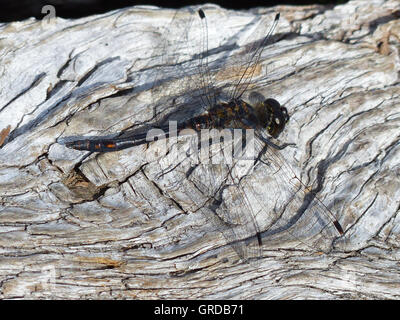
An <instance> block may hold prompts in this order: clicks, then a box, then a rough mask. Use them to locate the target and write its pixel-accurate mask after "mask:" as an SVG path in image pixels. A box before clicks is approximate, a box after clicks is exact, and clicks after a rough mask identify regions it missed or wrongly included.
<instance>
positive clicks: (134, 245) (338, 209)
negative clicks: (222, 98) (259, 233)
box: [0, 0, 400, 299]
mask: <svg viewBox="0 0 400 320" xmlns="http://www.w3.org/2000/svg"><path fill="white" fill-rule="evenodd" d="M277 11H279V12H280V13H281V21H280V23H279V25H278V27H277V30H276V32H275V36H274V44H273V45H272V46H271V47H270V48H268V49H267V50H266V52H265V53H263V56H262V62H261V65H260V68H259V69H258V70H257V71H256V72H257V76H258V77H259V82H258V85H257V87H256V89H257V91H259V92H260V93H262V94H263V95H265V96H267V97H274V98H275V99H277V100H278V101H280V102H281V104H283V105H285V106H286V107H287V109H288V110H289V113H290V115H291V121H290V122H289V124H288V126H287V129H286V130H285V132H284V133H283V134H282V135H281V136H280V137H279V140H280V141H281V142H292V143H295V144H296V148H287V149H285V150H283V151H282V154H283V155H284V156H285V157H287V159H288V162H289V163H290V164H291V165H292V166H293V168H298V172H299V174H300V175H301V177H302V179H303V181H304V182H305V183H306V184H310V185H311V186H313V187H314V189H316V187H315V185H316V184H317V182H315V183H314V185H313V182H314V181H319V182H320V185H319V186H317V187H318V190H319V192H318V197H319V198H320V199H321V200H322V201H324V203H325V204H326V205H327V206H328V207H329V208H330V210H331V211H332V212H334V213H335V214H336V216H337V218H338V220H339V221H340V223H341V225H342V226H343V228H344V229H345V234H344V235H343V236H342V237H338V238H337V239H336V240H335V242H334V249H333V250H332V251H331V252H329V253H316V252H315V251H313V250H307V248H298V247H294V248H288V247H285V246H283V245H282V247H279V245H278V246H277V247H267V246H264V248H263V252H262V257H261V259H260V260H259V262H258V264H257V265H253V264H249V263H245V262H241V261H240V260H239V259H238V257H237V255H236V253H235V252H234V251H233V250H232V249H231V247H230V246H229V245H228V244H227V240H226V239H225V238H224V237H223V236H222V235H221V234H219V233H216V232H214V231H213V230H214V229H215V228H214V226H213V224H212V221H210V220H208V219H207V218H206V217H205V216H203V215H199V214H196V212H193V211H194V210H191V207H190V203H188V202H186V200H187V199H186V200H185V197H183V196H182V195H180V194H178V193H175V194H173V193H170V192H167V191H166V190H164V189H163V187H162V185H158V184H157V183H158V181H157V180H156V179H155V178H154V177H155V173H156V172H157V168H158V166H157V165H158V163H157V162H156V163H155V164H154V163H149V162H148V159H147V158H146V156H145V155H148V154H149V153H148V152H149V150H152V151H157V149H156V147H154V145H155V144H153V145H151V146H138V147H134V148H131V149H126V150H122V151H118V152H114V153H107V154H91V155H89V156H88V157H86V154H87V153H85V152H80V151H75V150H71V149H67V148H66V147H65V146H64V145H62V144H61V143H58V142H62V141H63V140H62V139H63V138H65V137H69V136H84V135H101V136H106V135H112V134H113V133H116V132H119V131H121V130H123V129H127V128H137V127H140V126H141V125H143V124H149V123H152V122H155V121H159V120H161V119H162V118H163V117H165V116H166V115H167V114H168V113H169V112H171V111H174V110H176V106H179V105H180V103H182V102H184V101H183V100H182V101H180V100H179V99H176V93H177V92H178V91H179V90H180V89H182V88H178V87H176V86H174V79H173V76H174V74H173V72H174V69H172V70H169V71H168V70H166V71H165V73H163V74H161V75H160V74H158V75H157V73H156V72H155V70H156V67H155V66H157V65H160V64H162V63H165V62H169V61H165V60H163V59H165V57H166V56H165V55H163V53H164V52H166V51H167V49H168V48H167V47H166V45H173V44H175V48H176V50H177V52H176V53H177V54H180V55H182V56H184V54H185V53H187V52H186V51H185V50H186V49H185V48H187V46H186V47H185V45H187V41H188V39H185V38H180V35H182V34H184V33H183V30H182V28H183V27H185V26H187V24H186V23H187V22H188V21H187V15H186V16H185V13H182V17H179V18H178V19H176V20H175V22H176V23H175V24H170V21H171V19H172V18H173V15H174V11H172V10H166V9H159V8H150V7H141V8H129V9H122V10H118V11H113V12H110V13H108V14H104V15H98V16H92V17H87V18H82V19H78V20H64V19H60V18H56V19H55V20H53V21H50V23H48V22H47V21H46V22H42V21H36V20H34V19H30V20H25V21H21V22H14V23H9V24H2V25H1V26H0V33H1V37H0V38H1V39H0V43H1V51H0V61H1V63H0V75H1V77H0V90H1V97H0V106H1V108H0V112H1V117H0V129H4V131H2V133H1V141H2V143H4V145H3V147H2V149H1V150H0V199H1V211H0V231H1V236H0V245H1V249H0V250H1V253H0V254H1V256H0V270H1V272H0V283H1V291H0V297H1V298H72V299H77V298H105V299H116V298H138V299H145V298H150V299H158V298H178V299H180V298H182V299H186V298H209V299H216V298H238V299H295V298H329V299H343V298H366V299H374V298H397V299H398V298H399V297H400V272H399V271H400V270H399V266H398V260H399V255H400V252H399V249H398V248H399V244H400V243H399V228H398V223H399V215H398V214H399V204H400V200H399V199H400V179H399V176H400V166H399V159H400V157H399V153H400V148H399V147H400V143H399V141H400V134H399V133H400V130H399V126H400V117H399V114H400V107H399V106H400V95H399V94H400V86H399V81H398V75H399V42H400V41H399V37H400V20H399V12H400V11H399V7H398V1H395V0H388V1H384V0H377V1H368V2H366V1H350V2H349V3H347V4H345V5H341V6H337V7H334V8H331V7H329V8H328V7H323V6H308V7H286V6H279V7H276V8H264V9H262V8H260V9H254V10H252V11H249V12H234V11H228V10H224V9H222V8H218V7H208V8H206V12H207V16H208V19H209V26H208V28H209V46H210V50H212V49H215V48H221V47H224V46H225V48H230V47H229V44H232V43H235V42H237V43H238V44H241V45H242V44H243V43H244V42H245V40H246V39H247V36H248V35H249V34H250V36H251V32H252V31H253V30H254V25H255V24H257V22H259V21H264V20H260V19H261V18H262V17H264V18H263V19H265V21H271V19H272V18H273V16H274V13H275V12H277ZM180 22H181V23H180ZM171 28H175V29H171ZM193 28H197V26H193ZM165 30H167V32H165ZM193 30H194V31H196V29H193ZM198 31H199V32H200V29H199V30H198ZM253 36H254V37H255V36H256V35H253ZM177 41H181V42H177ZM176 43H178V45H176ZM179 43H181V44H180V45H179ZM196 45H197V43H196ZM232 50H233V53H234V50H235V47H232ZM214 52H215V54H217V55H218V54H226V50H223V51H222V53H218V50H216V51H214ZM266 69H267V70H268V73H266V72H265V70H266ZM155 74H156V76H155ZM219 75H220V80H221V81H223V80H224V79H225V77H226V75H224V74H223V73H220V74H219ZM175 76H176V75H175ZM155 77H156V78H157V79H158V80H160V81H161V82H160V83H161V84H160V86H159V87H154V88H152V81H153V80H154V78H155ZM160 77H161V78H160ZM168 77H172V78H170V79H169V81H167V82H164V83H162V80H165V79H168ZM188 81H189V79H188ZM160 91H161V94H160ZM155 97H157V108H155V106H154V101H155ZM174 97H175V99H174ZM184 98H185V97H184ZM186 98H187V96H186ZM195 107H196V105H195V104H194V105H193V108H191V109H188V110H190V111H193V110H195V109H194V108H195ZM178 115H179V112H178ZM180 116H181V117H184V116H187V114H181V115H180ZM8 126H10V129H8ZM8 130H10V132H8ZM152 148H153V149H152ZM289 149H290V150H289ZM265 192H266V193H267V192H268V189H267V188H265Z"/></svg>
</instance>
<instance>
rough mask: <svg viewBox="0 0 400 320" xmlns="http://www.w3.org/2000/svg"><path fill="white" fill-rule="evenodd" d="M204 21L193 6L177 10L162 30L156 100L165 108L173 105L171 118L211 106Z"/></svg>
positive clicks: (177, 118)
mask: <svg viewBox="0 0 400 320" xmlns="http://www.w3.org/2000/svg"><path fill="white" fill-rule="evenodd" d="M201 20H202V19H201V18H200V16H199V14H198V12H197V11H195V10H193V9H190V8H189V9H186V10H182V9H181V10H178V11H176V12H175V13H174V15H173V16H172V18H171V21H170V23H168V24H167V25H166V26H165V28H163V30H161V33H162V37H161V38H162V42H161V43H160V44H159V45H158V46H157V49H156V51H157V53H158V54H159V56H160V59H159V61H160V62H159V65H158V66H156V67H155V68H154V81H153V87H152V90H151V93H152V100H153V103H154V105H155V106H157V107H159V108H162V109H163V110H165V109H166V108H171V109H172V111H173V112H172V113H170V114H169V117H171V116H172V117H173V118H174V120H178V121H179V120H181V119H185V118H187V117H188V116H189V117H192V116H193V115H194V114H196V113H200V112H204V111H205V110H206V108H207V107H208V105H209V101H208V100H207V95H206V92H209V91H210V88H209V87H208V85H209V82H208V81H206V78H205V77H206V72H207V70H208V69H207V67H206V62H205V56H204V54H203V52H204V50H206V49H204V48H205V47H206V46H207V44H206V37H207V35H206V34H204V27H203V26H202V21H201Z"/></svg>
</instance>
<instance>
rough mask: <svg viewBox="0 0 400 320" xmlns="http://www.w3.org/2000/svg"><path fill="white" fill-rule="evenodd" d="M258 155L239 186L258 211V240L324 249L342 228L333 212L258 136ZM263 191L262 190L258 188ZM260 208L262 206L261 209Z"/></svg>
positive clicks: (317, 249) (327, 248)
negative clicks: (251, 170)
mask: <svg viewBox="0 0 400 320" xmlns="http://www.w3.org/2000/svg"><path fill="white" fill-rule="evenodd" d="M256 141H257V145H258V147H257V149H258V150H260V153H259V158H258V159H257V161H256V162H257V163H256V165H255V166H254V167H253V172H252V173H251V175H249V176H247V177H246V178H245V179H244V181H243V183H242V185H243V187H244V188H245V189H246V190H248V192H247V195H248V196H249V197H251V198H252V200H251V202H252V204H253V206H254V207H253V210H254V211H256V212H258V213H259V214H260V216H258V214H257V215H256V217H255V218H256V221H257V222H258V224H259V225H260V229H261V239H262V242H263V243H264V244H267V245H269V246H273V245H279V246H282V245H284V243H287V244H288V246H290V247H291V248H293V246H303V247H306V248H307V249H311V250H315V251H323V252H328V251H330V250H331V248H332V241H333V240H334V238H335V237H338V236H340V235H341V234H342V233H343V230H342V229H341V227H340V224H339V223H338V222H337V220H336V217H335V216H334V215H333V213H332V212H331V211H330V210H329V209H328V208H327V207H326V206H325V205H324V204H323V203H322V201H321V200H320V199H319V198H318V197H317V195H316V192H315V190H312V189H310V188H307V186H305V185H304V184H303V182H302V181H301V180H300V179H299V178H298V175H297V174H296V173H295V172H294V170H293V168H292V167H291V166H290V165H289V164H288V163H287V161H286V160H285V159H284V158H283V156H282V155H281V152H282V151H280V150H277V149H274V148H273V147H270V146H267V147H266V146H265V145H264V144H263V143H262V142H261V141H260V140H259V139H256ZM262 190H264V191H262ZM261 208H263V209H261Z"/></svg>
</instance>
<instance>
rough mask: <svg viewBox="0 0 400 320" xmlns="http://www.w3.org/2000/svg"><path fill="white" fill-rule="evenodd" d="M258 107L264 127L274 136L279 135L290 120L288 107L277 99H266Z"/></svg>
mask: <svg viewBox="0 0 400 320" xmlns="http://www.w3.org/2000/svg"><path fill="white" fill-rule="evenodd" d="M257 109H258V110H257V116H258V119H259V121H260V123H261V124H262V125H263V127H265V128H266V129H267V131H268V133H269V134H270V135H271V136H273V137H274V138H276V137H277V136H279V134H280V133H281V132H282V131H283V129H285V125H286V123H287V122H288V121H289V114H288V112H287V109H286V108H285V107H282V106H281V105H280V104H279V102H278V101H276V100H275V99H266V100H264V101H263V102H262V103H260V104H259V106H258V108H257Z"/></svg>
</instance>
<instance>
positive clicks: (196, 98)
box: [66, 9, 344, 261]
mask: <svg viewBox="0 0 400 320" xmlns="http://www.w3.org/2000/svg"><path fill="white" fill-rule="evenodd" d="M279 19H280V14H279V13H278V14H276V15H275V18H274V19H273V20H272V23H270V25H269V26H266V24H267V23H266V22H267V18H266V19H263V20H261V21H259V25H258V26H257V27H256V29H255V30H254V31H253V32H252V33H251V37H250V38H251V39H250V41H247V44H246V45H245V46H243V47H242V48H241V47H240V46H228V48H230V49H232V48H234V49H237V50H238V53H236V54H234V55H232V56H226V57H225V56H224V57H222V58H220V56H221V55H218V54H221V52H223V49H219V48H218V47H215V48H214V49H211V50H210V49H209V30H208V19H207V16H206V14H205V11H204V10H203V9H199V10H197V11H194V10H191V9H188V12H187V11H185V10H182V11H177V13H176V14H175V16H174V17H173V18H172V22H171V23H170V24H169V27H168V28H166V31H165V32H166V40H165V42H164V43H162V45H161V46H160V47H159V48H157V50H158V49H160V50H161V51H162V54H161V56H162V59H163V60H162V63H161V64H160V66H159V67H158V68H159V70H158V71H157V72H156V73H155V77H154V81H153V87H152V89H151V90H152V94H153V96H154V97H155V98H154V103H155V104H158V105H162V104H163V102H160V101H162V97H165V96H169V95H170V94H175V95H176V96H179V95H180V96H188V97H189V98H188V99H191V103H192V104H193V105H195V106H196V108H197V109H196V110H200V112H198V114H197V115H193V116H192V115H191V114H190V112H189V114H190V116H188V117H186V119H179V120H177V121H176V126H175V129H176V132H177V134H178V135H180V134H181V133H182V134H183V133H184V132H186V131H188V130H189V131H190V132H192V133H193V132H194V133H195V135H194V136H195V137H196V139H195V143H194V144H195V147H194V148H193V143H191V144H190V145H191V146H192V149H193V150H195V151H196V150H197V151H198V150H199V149H200V148H202V147H204V145H208V146H210V145H211V148H214V153H213V154H212V155H210V152H208V158H207V157H206V159H207V161H204V160H203V161H198V162H196V163H193V161H192V162H190V161H189V160H188V159H189V158H190V156H191V155H192V154H193V153H194V152H193V151H192V152H191V153H189V152H188V151H187V152H184V156H185V159H186V160H187V161H183V160H182V159H181V160H180V162H179V163H176V159H172V160H170V161H163V160H160V161H157V162H156V165H155V166H154V168H155V169H154V172H156V171H157V172H158V174H157V175H154V176H153V178H154V179H158V180H159V181H158V184H159V185H161V184H162V182H163V183H164V186H165V187H167V186H169V187H170V192H171V194H175V195H177V194H178V193H177V190H178V189H179V190H180V194H183V195H184V198H185V199H187V202H188V203H191V205H189V206H190V207H191V208H192V211H200V212H202V213H203V214H204V215H205V217H207V219H209V220H210V221H211V222H212V223H213V225H215V226H216V230H218V231H220V232H221V233H222V234H223V235H224V236H225V238H226V240H227V241H228V243H229V245H231V246H232V247H233V249H234V250H235V251H236V253H237V254H238V255H239V257H240V258H241V259H243V260H245V261H249V260H251V259H258V258H259V257H260V256H261V255H262V250H263V247H265V246H267V247H272V246H274V245H275V246H279V245H280V244H281V243H282V241H285V242H286V243H288V245H289V246H292V245H296V246H297V245H305V246H306V247H307V248H312V249H313V250H318V251H329V249H330V246H331V244H332V241H333V239H334V238H336V237H338V236H341V235H343V234H344V231H343V228H342V227H341V225H340V223H339V222H338V220H337V218H336V217H335V215H334V214H333V213H332V212H331V211H330V210H329V209H328V207H326V206H325V205H324V203H323V202H322V201H321V200H320V199H319V198H318V197H317V195H316V193H315V192H313V190H310V188H308V187H307V186H306V185H305V184H304V183H303V182H302V181H301V179H300V178H299V177H298V175H297V174H296V173H295V171H294V169H293V168H292V167H291V165H289V163H288V162H287V161H286V159H285V158H284V157H283V156H282V154H281V152H282V150H283V149H285V148H286V147H288V146H290V144H278V143H276V142H275V140H277V138H278V137H279V135H280V134H281V133H282V132H283V131H284V129H285V127H286V125H287V123H288V121H289V118H290V117H289V114H288V111H287V109H286V107H284V106H281V105H280V103H279V102H278V101H277V100H275V99H273V98H268V99H266V98H264V96H263V95H262V94H260V93H259V92H256V91H252V90H251V89H252V88H253V87H254V86H255V85H256V84H257V79H256V78H257V77H256V75H257V74H259V72H260V71H259V70H260V62H261V60H262V53H263V52H264V51H265V49H266V48H267V47H268V45H269V44H270V42H271V41H272V39H273V35H274V31H275V29H276V26H277V24H278V21H279ZM269 21H270V22H271V19H270V18H269ZM176 30H184V33H183V35H182V36H181V37H178V39H176V38H177V37H176V36H175V38H174V37H172V33H173V32H176ZM192 30H193V31H192ZM171 38H174V39H175V40H174V41H175V43H174V42H172V43H171V40H170V39H171ZM194 43H196V44H197V45H194ZM185 48H186V51H185ZM193 48H195V49H193ZM196 50H197V52H196ZM178 52H184V53H186V55H185V54H182V55H179V54H177V53H178ZM182 56H183V57H182ZM163 68H164V69H163ZM171 69H172V70H173V72H172V73H171V72H167V71H168V70H171ZM223 71H227V74H228V76H227V77H226V78H227V80H226V81H225V78H224V76H221V74H223V73H224V72H223ZM225 73H226V72H225ZM165 74H174V75H175V76H174V77H171V78H169V79H164V78H163V77H164V75H165ZM221 79H222V80H221ZM179 90H180V92H181V94H179ZM160 97H161V98H160ZM188 110H189V108H185V105H184V103H182V105H181V106H179V107H177V108H176V110H175V111H174V112H173V113H172V115H171V116H169V117H167V120H168V121H164V123H161V124H157V125H154V126H153V128H155V129H157V130H158V131H156V132H160V131H161V132H162V134H153V135H151V138H149V130H148V128H147V129H146V130H143V131H142V132H135V133H130V132H124V133H122V134H120V135H119V136H116V137H114V138H96V137H85V138H82V139H74V140H72V141H69V142H67V143H66V146H67V147H68V148H72V149H76V150H82V151H91V152H113V151H118V150H122V149H125V148H131V147H135V146H139V145H143V144H148V143H149V141H153V140H158V139H172V137H173V136H175V135H176V132H175V133H171V130H170V129H171V126H170V121H171V118H173V117H174V115H175V116H177V115H179V114H181V113H188V112H187V111H188ZM177 118H179V117H177ZM210 129H215V130H218V132H221V130H227V131H225V132H230V133H232V132H233V131H234V132H240V133H243V134H244V133H245V132H246V133H247V132H251V135H249V137H248V136H247V135H246V136H245V137H243V135H239V136H240V137H239V139H234V138H232V139H230V138H229V135H224V136H223V139H221V136H219V138H220V139H216V141H215V140H213V139H211V138H209V136H206V137H207V138H205V139H203V137H202V135H201V133H203V132H204V131H205V130H210ZM196 134H197V135H196ZM225 138H226V139H225ZM199 139H200V140H199ZM204 141H206V142H207V143H203V142H204ZM200 142H201V143H200ZM227 146H231V147H232V146H233V149H235V148H236V147H238V148H236V149H239V150H240V151H243V150H246V147H248V146H252V150H253V156H252V157H251V160H252V161H242V160H243V159H242V158H241V157H240V156H238V154H239V153H240V152H239V153H237V152H233V154H234V155H236V156H234V157H233V159H227V158H228V156H227V154H228V155H229V154H232V153H230V152H228V153H226V152H225V151H226V149H229V148H228V147H227ZM231 149H232V148H231ZM236 149H235V150H236ZM208 151H209V150H208ZM229 151H231V150H229ZM211 153H212V152H211ZM171 154H172V153H169V154H168V155H167V156H165V158H164V159H166V158H168V156H171ZM197 154H198V153H197ZM240 154H243V153H240ZM217 155H218V156H219V157H220V159H221V157H222V159H223V160H225V161H219V162H218V163H216V162H217V161H210V158H212V157H215V158H218V156H217ZM212 160H214V159H212ZM247 160H248V159H247ZM174 161H175V163H174ZM210 162H211V163H210ZM171 163H172V165H171ZM172 168H173V170H172ZM179 170H181V171H179ZM160 172H161V173H160ZM178 172H181V173H182V177H183V178H182V179H181V180H177V178H176V177H174V175H176V174H177V173H178ZM177 181H179V183H177ZM188 190H190V191H188ZM265 190H267V192H265ZM174 192H175V193H174ZM266 195H267V197H266Z"/></svg>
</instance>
